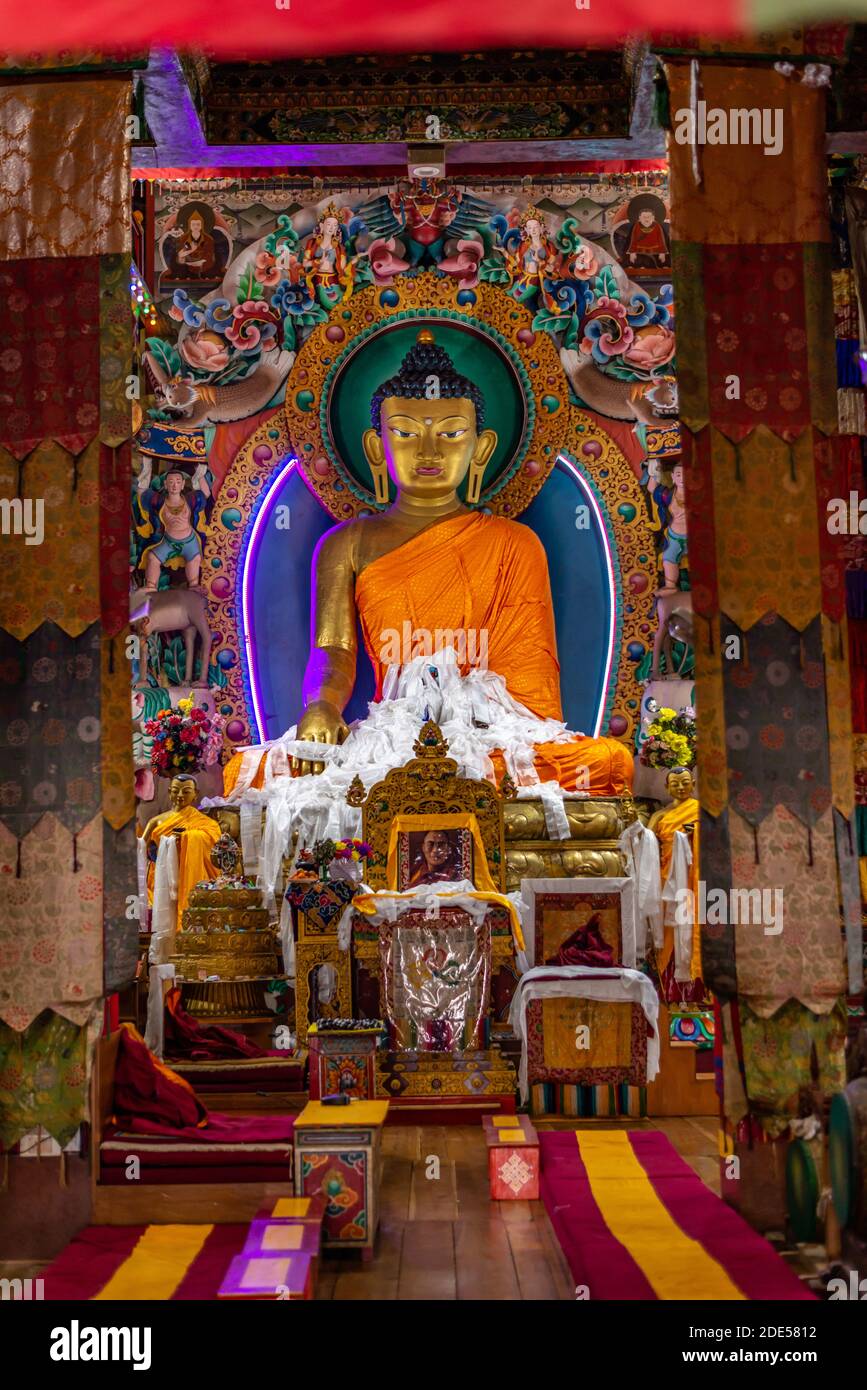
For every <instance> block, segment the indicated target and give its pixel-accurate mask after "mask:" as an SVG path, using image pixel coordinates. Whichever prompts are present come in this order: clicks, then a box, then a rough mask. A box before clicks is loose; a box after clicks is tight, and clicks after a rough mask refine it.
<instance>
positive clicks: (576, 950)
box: [545, 912, 614, 969]
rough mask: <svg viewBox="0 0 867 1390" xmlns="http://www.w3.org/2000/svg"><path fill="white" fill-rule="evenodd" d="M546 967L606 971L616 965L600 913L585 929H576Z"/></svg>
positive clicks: (594, 916)
mask: <svg viewBox="0 0 867 1390" xmlns="http://www.w3.org/2000/svg"><path fill="white" fill-rule="evenodd" d="M545 964H546V965H592V966H594V967H595V968H596V969H605V968H606V967H608V966H612V965H613V964H614V952H613V951H612V949H611V947H610V946H609V945H608V943H607V941H605V939H604V937H603V936H602V932H601V930H600V921H599V913H598V912H594V914H593V916H592V917H591V918H590V920H589V921H588V922H587V923H586V924H585V925H584V926H583V927H576V929H575V931H573V933H572V935H571V936H568V937H567V938H566V940H565V941H564V942H563V944H562V946H561V947H560V949H559V951H558V952H557V954H556V956H552V957H551V959H550V960H546V961H545Z"/></svg>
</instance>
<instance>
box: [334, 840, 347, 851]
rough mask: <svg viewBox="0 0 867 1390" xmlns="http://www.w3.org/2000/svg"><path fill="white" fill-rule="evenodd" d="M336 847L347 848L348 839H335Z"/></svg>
mask: <svg viewBox="0 0 867 1390" xmlns="http://www.w3.org/2000/svg"><path fill="white" fill-rule="evenodd" d="M334 848H335V849H346V841H345V840H335V841H334Z"/></svg>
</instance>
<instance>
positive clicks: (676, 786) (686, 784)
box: [666, 768, 692, 801]
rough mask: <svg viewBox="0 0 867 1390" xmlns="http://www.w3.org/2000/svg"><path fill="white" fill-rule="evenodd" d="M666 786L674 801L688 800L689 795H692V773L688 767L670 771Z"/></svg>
mask: <svg viewBox="0 0 867 1390" xmlns="http://www.w3.org/2000/svg"><path fill="white" fill-rule="evenodd" d="M666 786H667V787H668V794H669V796H670V797H671V799H672V801H686V798H687V797H688V796H692V773H691V772H689V771H688V770H687V769H686V768H684V769H683V771H681V772H670V773H669V774H668V778H667V781H666Z"/></svg>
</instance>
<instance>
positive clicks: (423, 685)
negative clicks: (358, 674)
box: [202, 647, 587, 908]
mask: <svg viewBox="0 0 867 1390" xmlns="http://www.w3.org/2000/svg"><path fill="white" fill-rule="evenodd" d="M427 719H432V720H434V722H435V723H436V724H438V725H439V727H440V729H441V731H442V733H443V736H444V738H445V739H446V741H447V743H448V745H449V757H452V758H454V759H455V761H456V762H457V764H458V771H459V773H460V775H461V776H464V777H476V778H487V779H488V780H489V781H493V779H494V769H493V764H492V762H491V754H492V753H493V752H494V751H495V750H497V749H499V750H501V751H502V754H503V758H504V760H505V763H506V767H507V769H508V771H509V773H510V774H511V776H512V778H513V780H514V782H515V784H516V786H517V787H518V796H519V797H521V798H530V797H537V798H540V799H541V800H542V803H543V805H544V807H545V816H546V822H547V826H548V833H549V835H550V836H551V837H552V838H553V839H567V838H568V836H569V825H568V822H567V820H566V814H565V811H564V809H563V799H564V797H577V798H584V799H586V796H587V793H586V792H564V791H563V789H562V788H561V787H560V786H559V784H558V783H557V782H542V781H541V780H540V778H539V775H538V773H537V771H536V768H535V765H534V753H533V749H534V746H535V745H536V744H537V743H569V742H571V741H572V740H574V739H575V738H578V737H581V735H579V734H575V733H572V732H570V731H569V730H568V729H567V727H566V725H565V724H564V723H563V722H562V720H559V719H537V718H536V716H535V715H534V714H532V713H531V712H530V711H529V710H528V709H526V708H525V706H524V705H521V704H519V703H518V701H517V700H513V699H512V697H511V695H510V694H509V693H508V691H507V689H506V683H505V681H504V680H503V678H502V676H498V675H496V674H495V673H494V672H493V671H481V670H477V669H473V670H471V671H470V672H469V673H468V674H467V675H465V676H462V675H461V672H460V668H459V666H458V659H457V655H456V653H455V651H454V649H453V648H452V647H448V648H446V649H445V650H444V651H441V652H437V653H436V655H435V656H432V657H417V658H416V659H415V660H414V661H411V662H409V663H408V664H407V665H406V666H403V667H396V666H391V667H389V669H388V672H387V673H386V677H385V681H384V684H383V695H382V699H381V700H378V701H374V702H372V703H371V705H370V706H369V714H368V716H367V718H366V719H362V720H359V721H358V722H357V723H355V724H353V725H352V727H351V729H350V732H349V736H348V737H347V739H346V740H345V742H344V743H342V744H339V745H337V746H335V745H333V744H320V743H310V742H307V741H301V740H299V739H297V738H296V737H295V733H296V729H295V727H293V728H291V729H289V730H288V732H287V733H285V734H284V735H283V736H282V737H281V738H279V739H277V740H276V741H275V742H273V743H270V744H264V745H259V746H256V747H252V748H248V749H245V750H244V754H243V758H242V765H241V771H240V776H239V778H238V781H237V783H236V785H235V788H234V789H233V792H232V796H231V800H230V801H226V800H222V799H218V798H214V799H211V800H207V801H203V802H202V807H203V809H206V808H208V807H213V806H219V805H226V804H232V805H237V804H238V802H239V801H240V805H241V842H242V850H243V854H244V866H245V869H246V871H247V873H249V874H251V875H258V881H259V885H260V887H261V888H262V889H263V891H264V893H265V901H266V904H267V905H268V906H269V907H271V908H273V907H274V893H275V890H276V887H277V884H278V882H279V879H280V870H281V864H282V860H283V857H284V855H286V854H287V853H290V851H291V848H292V843H293V838H295V837H296V836H297V840H296V844H295V851H296V854H297V850H298V849H299V848H301V847H309V846H311V845H312V844H313V843H314V842H315V841H316V840H320V839H325V838H330V839H343V838H345V837H348V836H357V835H359V834H360V830H361V813H360V811H359V810H358V809H357V808H355V807H352V806H348V805H347V804H346V793H347V792H348V790H349V786H350V783H351V782H352V780H353V778H354V777H356V776H358V777H360V778H361V780H362V782H363V783H364V786H365V789H366V790H368V791H369V790H370V788H371V787H372V786H373V784H374V783H375V782H379V781H381V780H382V779H383V778H384V777H385V776H386V774H387V773H389V772H390V771H391V770H392V769H393V768H396V767H402V766H403V765H404V763H407V762H408V761H409V760H410V758H413V757H415V753H414V752H413V744H414V743H415V742H416V740H417V739H418V735H419V730H420V728H421V725H422V724H423V723H424V722H425V720H427ZM263 755H264V756H265V758H266V763H265V782H264V786H263V787H262V789H261V790H258V789H254V788H253V787H252V785H251V784H252V781H253V779H254V777H255V776H256V772H257V770H258V768H259V764H260V762H261V759H262V757H263ZM293 758H304V759H308V760H311V761H317V762H322V763H324V764H325V769H324V771H323V772H322V773H320V774H319V775H318V776H315V777H292V776H291V760H292V759H293ZM263 810H264V812H265V826H264V831H263V829H262V811H263Z"/></svg>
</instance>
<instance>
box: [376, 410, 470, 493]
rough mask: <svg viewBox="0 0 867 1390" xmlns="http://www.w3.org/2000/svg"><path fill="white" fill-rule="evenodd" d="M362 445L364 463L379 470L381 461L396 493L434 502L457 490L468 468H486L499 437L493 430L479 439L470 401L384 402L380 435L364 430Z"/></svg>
mask: <svg viewBox="0 0 867 1390" xmlns="http://www.w3.org/2000/svg"><path fill="white" fill-rule="evenodd" d="M363 442H364V452H365V455H366V456H367V461H368V463H370V464H371V465H373V466H378V465H381V464H382V462H383V459H384V460H385V462H386V463H387V465H388V471H389V475H390V476H391V479H392V481H393V482H394V483H395V485H396V487H397V489H398V491H399V492H402V493H407V494H409V495H410V496H414V497H418V498H428V499H430V500H434V499H436V498H440V497H446V496H448V494H449V493H452V492H454V491H455V490H456V488H458V487H459V486H460V484H461V483H462V482H463V480H464V478H465V477H466V475H467V471H468V469H469V466H470V463H471V462H474V461H475V462H476V463H478V464H479V465H482V466H483V465H484V464H486V463H487V462H488V460H489V458H490V457H491V454H492V453H493V452H494V449H495V448H496V445H497V436H496V434H495V433H494V431H493V430H482V432H481V434H478V433H477V431H476V408H475V406H474V405H473V402H472V401H469V400H463V399H452V398H448V397H443V398H440V399H439V400H432V401H429V400H411V399H404V398H403V397H397V396H386V398H385V400H384V401H383V403H382V411H381V415H380V433H377V432H376V430H367V431H366V432H365V435H364V441H363Z"/></svg>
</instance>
